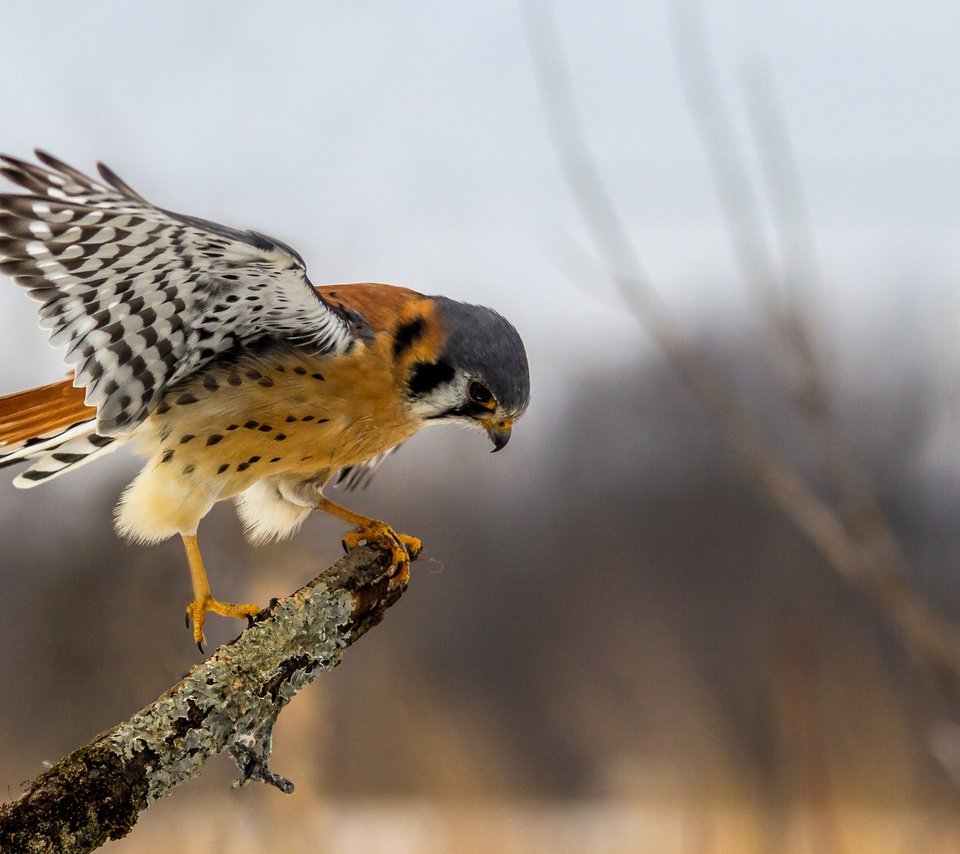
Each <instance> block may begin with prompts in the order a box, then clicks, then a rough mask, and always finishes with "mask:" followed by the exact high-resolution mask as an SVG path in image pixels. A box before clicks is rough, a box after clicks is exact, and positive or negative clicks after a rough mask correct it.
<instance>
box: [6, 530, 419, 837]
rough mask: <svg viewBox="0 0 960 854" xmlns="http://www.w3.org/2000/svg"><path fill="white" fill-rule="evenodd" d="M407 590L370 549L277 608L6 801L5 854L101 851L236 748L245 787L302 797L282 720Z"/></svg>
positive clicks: (382, 555)
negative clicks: (276, 737)
mask: <svg viewBox="0 0 960 854" xmlns="http://www.w3.org/2000/svg"><path fill="white" fill-rule="evenodd" d="M405 589H406V580H405V578H404V577H403V576H401V575H397V574H396V573H395V568H394V574H393V575H391V567H390V555H389V552H387V551H384V550H381V549H378V548H375V547H373V546H369V545H368V546H364V547H363V548H360V549H356V550H354V551H352V552H351V553H350V554H349V555H347V556H346V557H344V558H343V559H341V560H340V561H339V562H338V563H336V564H335V565H334V566H332V567H330V569H328V570H326V571H325V572H323V573H321V574H320V575H319V576H317V577H316V578H315V579H314V580H313V581H311V582H310V583H309V584H307V585H306V586H304V587H302V588H301V589H300V590H298V591H296V592H295V593H293V594H292V595H291V596H289V597H287V598H286V599H282V600H279V601H277V600H274V601H272V602H271V603H270V606H269V608H268V609H267V610H266V611H264V612H262V613H261V614H260V615H259V616H258V618H257V620H258V621H257V622H256V623H255V624H254V625H253V626H251V627H250V628H248V629H247V630H246V631H245V632H244V633H243V634H242V635H241V636H240V637H239V638H238V639H237V640H236V641H234V642H233V643H231V644H227V645H225V646H223V647H221V648H220V649H219V650H217V651H216V652H215V653H214V654H213V655H212V656H211V657H210V658H209V659H207V660H206V661H204V662H203V663H202V664H198V665H197V666H196V667H194V668H193V669H192V670H191V671H190V673H188V674H187V676H186V677H185V678H184V679H183V680H182V681H181V682H179V683H178V684H177V685H175V686H173V687H172V688H171V689H170V690H169V691H167V692H166V693H164V694H163V695H162V696H161V697H159V698H158V699H157V700H155V701H154V702H153V703H151V704H150V705H148V706H146V707H145V708H143V709H141V710H140V711H139V712H137V713H136V714H135V715H134V716H133V717H131V718H129V719H128V720H126V721H124V722H123V723H121V724H119V725H118V726H116V727H114V728H113V729H112V730H110V731H109V732H106V733H103V734H101V735H99V736H97V737H96V738H95V739H94V740H93V741H92V742H91V743H90V744H88V745H85V746H84V747H81V748H80V749H79V750H75V751H74V752H73V753H71V754H70V755H69V756H67V757H65V758H64V759H62V760H61V761H60V762H58V763H57V764H56V765H54V766H53V767H52V768H51V769H50V770H49V771H46V772H45V773H43V774H41V775H40V776H39V777H38V778H37V779H36V780H34V781H33V782H32V783H30V784H29V788H28V790H27V792H26V794H24V795H23V796H22V797H21V798H20V799H19V800H17V801H14V802H12V803H10V804H6V805H3V806H0V851H10V852H13V851H32V852H42V851H43V852H45V851H50V852H55V851H56V852H59V851H71V852H74V851H81V852H82V851H92V850H93V849H95V848H98V847H99V846H101V845H103V844H104V843H105V842H106V841H107V840H108V839H119V838H121V837H123V836H125V835H126V834H127V833H128V832H129V831H130V829H131V828H132V827H133V825H134V824H135V823H136V821H137V818H138V816H139V814H140V812H142V811H143V810H144V809H146V808H147V807H148V806H149V805H150V804H151V803H152V802H153V801H156V800H159V799H160V798H162V797H165V796H166V795H168V794H170V793H171V792H172V791H173V789H174V788H175V787H176V786H177V785H179V784H180V783H182V782H184V781H185V780H188V779H190V778H191V777H195V776H197V775H198V774H199V773H200V770H201V767H202V765H203V763H204V762H205V761H206V760H207V759H209V758H210V757H212V756H215V755H216V754H218V753H221V752H222V751H224V750H229V751H230V753H231V755H232V756H233V757H234V759H235V760H236V762H237V764H238V766H239V767H240V771H241V778H240V779H239V780H238V781H237V784H235V785H241V786H242V785H245V784H246V783H247V782H249V781H251V780H254V781H261V782H266V783H269V784H271V785H273V786H276V787H277V788H279V789H281V790H282V791H284V792H292V791H293V784H292V783H291V782H290V781H289V780H286V779H284V778H283V777H281V776H279V775H278V774H275V773H274V772H273V771H271V770H270V768H269V767H268V760H269V758H270V747H271V733H272V731H273V726H274V724H275V723H276V720H277V716H278V715H279V714H280V711H281V710H282V709H283V707H284V706H285V705H286V704H287V702H288V701H289V700H290V699H291V698H292V697H293V696H294V695H295V694H296V693H297V692H298V691H299V690H300V689H301V688H303V686H304V685H307V684H309V683H310V682H311V681H313V679H314V678H315V677H316V676H317V675H318V673H319V672H320V671H322V670H327V669H329V668H331V667H335V666H336V665H337V664H339V662H340V656H341V654H342V652H343V650H344V649H345V648H346V647H348V646H349V645H350V644H352V643H353V642H354V641H355V640H357V638H359V637H360V636H361V635H363V634H364V633H365V632H366V631H367V630H368V629H369V628H371V627H372V626H374V625H376V624H377V623H378V622H380V620H381V619H382V618H383V615H384V612H385V611H386V609H387V608H389V607H390V606H391V605H392V604H393V603H394V602H396V601H397V599H399V598H400V596H401V595H402V594H403V592H404V590H405Z"/></svg>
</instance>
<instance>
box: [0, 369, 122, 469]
mask: <svg viewBox="0 0 960 854" xmlns="http://www.w3.org/2000/svg"><path fill="white" fill-rule="evenodd" d="M95 416H96V410H95V409H93V408H92V407H89V406H86V405H85V404H84V402H83V389H79V388H74V386H73V384H72V383H71V381H70V380H62V381H61V382H57V383H51V384H50V385H45V386H41V387H40V388H33V389H30V390H28V391H21V392H18V393H17V394H8V395H7V396H6V397H0V468H2V467H3V466H8V465H13V464H14V463H19V462H23V461H26V460H30V461H32V465H31V466H30V467H29V468H28V469H26V470H25V471H23V472H21V473H20V474H19V475H18V476H17V477H16V478H15V479H14V481H13V485H14V486H18V487H20V488H29V487H31V486H37V485H38V484H40V483H44V482H45V481H48V480H52V479H53V478H55V477H59V476H60V475H61V474H65V473H66V472H68V471H70V470H71V469H74V468H79V467H80V466H81V465H84V464H86V463H88V462H90V461H91V460H93V459H95V458H96V457H99V456H102V455H103V454H106V453H109V452H110V451H112V450H115V448H116V447H117V446H116V444H115V440H114V439H112V438H110V437H108V436H100V435H98V434H97V429H96V421H95Z"/></svg>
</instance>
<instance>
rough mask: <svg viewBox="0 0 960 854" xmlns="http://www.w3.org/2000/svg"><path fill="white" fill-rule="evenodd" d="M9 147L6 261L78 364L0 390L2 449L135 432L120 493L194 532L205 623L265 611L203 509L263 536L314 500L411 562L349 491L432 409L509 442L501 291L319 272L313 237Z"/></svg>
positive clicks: (26, 477)
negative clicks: (175, 207)
mask: <svg viewBox="0 0 960 854" xmlns="http://www.w3.org/2000/svg"><path fill="white" fill-rule="evenodd" d="M35 154H36V157H37V159H38V160H39V165H38V164H34V163H28V162H24V161H22V160H18V159H16V158H13V157H6V156H0V160H2V162H3V167H2V168H0V172H2V173H3V175H4V176H5V177H6V178H8V179H9V180H10V181H12V182H13V183H15V184H17V185H18V186H19V187H22V188H24V189H25V190H26V193H10V194H2V195H0V273H3V274H5V275H7V276H10V277H12V278H13V280H14V282H16V283H17V284H18V285H20V286H22V287H23V288H25V289H26V290H27V293H28V294H29V295H30V296H31V297H32V298H33V299H35V300H37V301H38V302H39V303H40V304H41V306H40V309H39V318H40V326H41V328H43V329H45V330H47V331H48V334H49V340H50V343H51V344H53V345H54V346H64V347H65V348H66V361H67V363H68V364H69V365H70V366H72V375H71V377H70V378H69V379H67V380H64V381H60V382H54V383H51V384H49V385H45V386H43V387H41V388H35V389H31V390H29V391H23V392H20V393H18V394H12V395H8V396H6V397H2V398H0V466H5V465H10V464H14V463H20V462H23V461H26V462H28V463H29V467H28V468H26V469H25V470H24V471H22V472H21V473H20V474H19V475H18V476H17V477H16V478H15V479H14V481H13V482H14V485H15V486H18V487H22V488H30V487H34V486H37V485H39V484H43V483H46V482H48V481H50V480H52V479H53V478H56V477H59V476H60V475H62V474H65V473H67V472H69V471H73V470H74V469H77V468H80V467H81V466H84V465H86V464H87V463H89V462H92V461H94V460H96V459H98V458H100V457H102V456H104V455H106V454H109V453H111V452H113V451H115V450H117V449H118V448H120V447H121V446H127V445H130V446H131V447H132V448H133V449H134V451H135V452H136V453H138V454H140V455H141V456H143V457H145V458H146V464H145V465H144V467H143V469H142V471H141V472H140V473H139V475H138V476H137V477H136V478H135V479H134V481H133V482H132V483H131V484H130V486H129V487H127V489H126V491H125V492H124V493H123V496H122V498H121V499H120V502H119V504H118V505H117V509H116V514H115V527H116V530H117V532H118V533H119V535H120V536H121V537H123V538H125V539H127V540H130V541H134V542H140V543H157V542H160V541H162V540H165V539H167V538H169V537H173V536H179V537H180V538H181V539H182V541H183V545H184V548H185V550H186V556H187V563H188V565H189V568H190V577H191V581H192V585H193V601H192V602H191V603H190V604H189V605H188V606H187V615H186V616H187V621H188V625H189V624H190V622H191V621H192V625H193V636H194V640H195V641H196V643H197V645H198V646H199V647H200V649H201V651H202V650H203V639H204V636H203V626H204V620H205V617H206V614H207V613H208V612H211V611H212V612H214V613H216V614H221V615H223V616H227V617H247V618H248V619H252V618H253V616H255V615H256V614H257V613H258V612H259V611H260V609H259V607H258V606H256V605H254V604H235V603H229V602H221V601H219V600H218V599H216V598H214V596H213V593H212V592H211V589H210V585H209V583H208V580H207V575H206V572H205V570H204V565H203V559H202V558H201V554H200V548H199V545H198V542H197V528H198V526H199V523H200V520H201V519H203V517H204V516H206V514H207V513H208V512H210V509H211V508H212V507H213V506H214V504H216V503H217V502H218V501H223V500H225V499H233V500H234V502H235V503H236V507H237V512H238V514H239V516H240V518H241V520H242V521H243V523H244V526H245V531H246V535H247V537H248V539H249V540H250V541H251V542H253V543H254V544H257V543H263V542H267V541H271V540H278V539H282V538H285V537H288V536H290V535H292V534H293V533H294V532H296V531H297V530H298V528H299V527H300V525H301V524H302V523H303V521H304V519H305V518H306V517H307V516H308V515H309V514H310V512H311V511H312V510H321V511H324V512H326V513H330V514H332V515H334V516H336V517H338V518H340V519H342V520H343V521H345V522H347V523H349V524H350V525H351V526H353V530H352V531H350V532H349V533H347V534H346V535H345V537H344V539H343V543H344V547H345V548H347V549H350V548H354V547H356V546H357V545H358V544H360V543H362V542H370V541H373V542H377V543H381V544H384V545H385V546H386V547H387V548H389V549H390V551H391V553H392V555H393V563H394V565H395V566H396V574H397V576H398V577H399V578H401V579H402V580H405V579H406V578H407V577H408V576H409V562H410V560H411V559H413V558H415V557H416V556H417V554H418V553H419V552H420V549H421V543H420V541H419V540H418V539H417V538H416V537H411V536H407V535H405V534H400V533H397V532H396V531H394V530H393V528H391V527H390V526H389V525H387V524H386V523H384V522H381V521H378V520H376V519H372V518H370V517H367V516H363V515H361V514H359V513H355V512H353V511H352V510H348V509H347V508H345V507H342V506H341V505H339V504H337V503H334V502H333V501H331V500H330V499H329V498H327V497H326V495H325V494H324V488H325V487H326V486H327V485H328V484H330V483H331V482H344V483H346V485H347V486H353V487H356V486H359V485H362V484H363V483H365V482H366V481H367V480H368V479H369V477H370V475H371V474H372V473H373V472H374V470H375V469H376V468H377V467H378V466H379V465H380V464H381V463H382V462H383V460H384V459H385V458H386V457H387V456H388V455H389V454H390V453H391V452H392V451H394V450H395V449H396V448H397V447H398V445H400V443H402V442H403V441H404V440H406V439H408V438H409V437H410V436H412V435H413V434H414V433H416V432H417V431H418V430H420V429H421V428H423V427H426V426H428V425H431V424H442V423H455V424H461V425H467V426H471V427H478V428H481V429H483V430H484V431H486V433H487V435H488V436H489V437H490V440H491V441H492V442H493V446H494V448H493V449H494V451H498V450H500V449H501V448H503V446H504V445H506V444H507V441H508V440H509V438H510V432H511V428H512V426H513V422H514V421H515V420H516V419H517V418H519V417H520V416H521V415H522V414H523V413H524V411H525V410H526V408H527V404H528V402H529V397H530V377H529V369H528V365H527V357H526V353H525V351H524V346H523V342H522V341H521V339H520V336H519V334H518V333H517V331H516V329H515V328H514V327H513V326H512V325H511V324H510V323H509V322H508V321H507V320H505V319H504V318H503V317H501V316H500V315H499V314H497V313H496V312H495V311H493V310H491V309H489V308H484V307H482V306H476V305H468V304H465V303H462V302H456V301H454V300H452V299H448V298H446V297H443V296H425V295H423V294H420V293H417V292H415V291H413V290H409V289H407V288H402V287H395V286H392V285H382V284H349V285H332V286H322V287H317V286H314V285H313V284H312V283H311V282H310V280H309V279H308V278H307V272H306V266H305V263H304V261H303V259H302V258H301V257H300V255H299V254H297V252H295V251H294V250H293V249H291V248H290V247H289V246H287V245H286V244H285V243H283V242H281V241H279V240H276V239H274V238H272V237H267V236H266V235H264V234H260V233H258V232H255V231H242V230H238V229H234V228H231V227H229V226H224V225H218V224H217V223H214V222H209V221H207V220H204V219H200V218H198V217H194V216H187V215H184V214H178V213H173V212H172V211H169V210H165V209H163V208H159V207H157V206H156V205H153V204H151V203H150V202H148V201H147V200H146V199H144V198H143V197H142V196H140V195H139V194H137V193H136V192H135V191H134V190H132V189H131V188H130V187H129V186H128V185H127V184H126V183H125V182H124V181H122V180H121V179H120V178H119V177H118V176H117V175H116V174H115V173H114V172H113V171H111V170H110V169H109V168H108V167H106V166H104V165H103V164H98V171H99V175H100V180H95V179H93V178H90V177H88V176H86V175H84V174H83V173H81V172H79V171H77V170H76V169H74V168H72V167H71V166H68V165H67V164H65V163H63V162H61V161H60V160H58V159H56V158H55V157H53V156H51V155H49V154H47V153H45V152H43V151H36V152H35Z"/></svg>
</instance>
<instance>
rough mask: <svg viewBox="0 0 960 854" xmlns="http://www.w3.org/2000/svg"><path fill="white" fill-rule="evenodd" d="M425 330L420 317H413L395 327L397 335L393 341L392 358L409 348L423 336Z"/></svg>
mask: <svg viewBox="0 0 960 854" xmlns="http://www.w3.org/2000/svg"><path fill="white" fill-rule="evenodd" d="M425 331H426V324H425V323H424V322H423V318H422V317H415V318H414V319H413V320H408V321H407V322H406V323H403V324H401V325H400V328H399V329H397V337H396V338H395V339H394V341H393V358H394V359H396V358H398V357H399V356H400V355H401V354H402V353H403V351H404V350H409V349H410V347H412V346H413V344H414V342H416V341H418V340H420V339H421V338H423V333H424V332H425Z"/></svg>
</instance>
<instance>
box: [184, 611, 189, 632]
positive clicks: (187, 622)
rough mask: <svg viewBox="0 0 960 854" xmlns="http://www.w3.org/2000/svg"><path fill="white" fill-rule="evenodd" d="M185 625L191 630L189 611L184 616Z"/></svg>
mask: <svg viewBox="0 0 960 854" xmlns="http://www.w3.org/2000/svg"><path fill="white" fill-rule="evenodd" d="M183 624H184V625H185V626H186V627H187V628H188V629H189V628H190V612H189V611H187V612H186V613H185V614H184V615H183Z"/></svg>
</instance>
